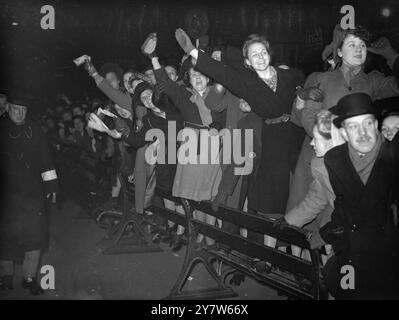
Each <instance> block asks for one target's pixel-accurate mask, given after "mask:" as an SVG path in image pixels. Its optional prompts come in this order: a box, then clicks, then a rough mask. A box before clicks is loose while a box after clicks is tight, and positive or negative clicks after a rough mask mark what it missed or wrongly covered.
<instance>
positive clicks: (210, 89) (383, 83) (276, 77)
mask: <svg viewBox="0 0 399 320" xmlns="http://www.w3.org/2000/svg"><path fill="white" fill-rule="evenodd" d="M175 37H176V41H177V42H178V44H179V45H180V47H181V48H182V50H183V51H184V53H183V52H182V56H183V58H182V62H181V65H180V66H179V68H176V67H175V66H171V65H167V66H163V65H162V61H160V59H159V57H158V55H157V50H156V49H157V42H158V38H157V34H155V33H153V34H150V35H149V36H148V38H147V39H146V40H145V42H144V43H143V46H142V47H141V51H142V53H143V54H144V55H145V56H146V57H147V58H148V61H149V63H150V64H151V67H150V68H146V69H145V70H142V71H141V72H138V71H136V70H127V71H125V72H123V70H122V69H121V68H120V67H119V66H118V65H116V64H111V63H107V64H105V65H104V66H102V67H101V68H100V69H98V70H97V69H96V67H95V66H94V64H95V63H94V62H92V61H91V60H90V58H89V59H86V60H85V63H84V67H85V69H86V71H87V73H88V75H89V76H90V77H92V78H93V81H94V83H95V84H96V86H97V87H98V89H99V91H101V92H102V93H103V94H104V95H105V96H106V97H107V100H106V101H101V100H100V99H98V98H95V99H92V100H90V99H85V100H81V101H70V99H69V98H68V97H67V96H66V95H64V94H63V95H59V97H58V98H57V100H56V103H55V108H48V109H46V114H45V115H43V116H42V117H41V119H40V123H41V127H42V130H43V132H45V133H46V135H47V138H48V140H49V143H50V145H51V146H52V149H53V151H54V153H57V152H60V150H61V149H63V150H64V149H65V148H66V149H68V150H70V151H71V150H72V151H71V152H78V154H79V157H82V156H84V155H86V156H90V157H91V158H93V159H95V161H96V163H97V164H100V163H101V165H102V166H103V165H104V164H107V166H108V168H109V169H110V170H108V171H107V175H108V179H109V181H110V186H111V187H110V190H109V201H108V204H107V205H111V206H114V205H116V204H117V202H118V201H117V199H118V197H119V195H120V190H121V181H120V179H121V177H126V178H128V181H129V182H130V183H132V184H134V186H135V195H134V197H135V199H134V210H135V211H136V212H137V213H138V214H142V215H144V216H145V215H148V214H151V213H150V212H148V211H147V210H146V208H148V207H149V206H150V204H151V201H152V200H153V198H154V194H155V187H158V188H164V189H166V190H169V191H171V192H172V194H173V196H175V197H178V198H184V199H188V200H192V201H211V202H212V208H213V209H214V210H218V208H219V206H221V205H225V206H228V207H231V208H235V209H239V210H243V211H246V212H250V213H252V214H258V213H262V214H263V215H266V216H267V217H269V218H270V219H272V220H275V221H276V223H282V224H290V225H294V226H297V227H300V228H306V229H308V230H309V231H311V235H312V236H311V238H310V240H309V241H310V243H311V247H312V248H318V249H322V252H323V253H324V254H323V264H324V278H325V280H326V283H327V286H328V289H329V292H330V295H331V296H334V297H335V298H337V299H352V298H356V299H359V298H360V299H361V298H392V297H395V298H398V297H399V281H398V278H399V277H398V276H397V275H396V273H397V272H396V268H397V267H398V266H399V261H398V260H399V256H398V253H397V252H398V250H397V249H398V244H399V243H398V216H397V200H398V195H399V193H398V187H399V186H398V183H399V182H398V178H399V176H398V173H399V172H398V168H399V163H398V162H399V146H398V138H397V135H396V133H397V131H398V130H399V113H395V112H389V113H386V114H384V115H381V113H380V112H379V110H378V109H377V108H376V105H375V101H377V100H381V99H385V98H391V97H396V96H399V81H398V77H399V54H398V52H397V51H396V50H395V49H394V48H393V47H392V45H391V44H390V42H389V40H388V39H386V38H380V39H377V40H376V41H374V42H373V43H371V42H370V40H371V35H370V34H369V32H368V31H367V30H365V29H364V28H362V27H356V28H355V29H347V30H343V29H341V28H340V27H339V26H337V27H336V28H335V30H334V35H333V40H332V42H331V44H329V45H328V46H327V47H326V48H325V49H324V51H323V54H322V59H323V60H324V61H325V62H326V64H325V65H326V69H325V70H320V72H316V73H312V74H310V75H309V76H308V77H307V78H305V76H304V74H303V73H302V72H301V71H300V70H298V69H296V68H292V67H290V66H285V65H279V66H274V65H273V64H272V54H271V48H270V44H269V42H268V41H267V40H266V39H265V38H264V37H263V36H260V35H251V36H249V37H248V39H247V40H246V41H245V42H244V43H243V46H242V50H241V51H240V50H238V49H237V48H234V47H231V46H224V47H217V48H205V47H201V45H199V46H197V47H196V46H194V45H193V43H192V41H191V39H190V37H189V36H188V35H187V34H186V33H185V31H184V30H182V29H177V30H176V33H175ZM369 52H371V53H373V54H377V55H380V56H382V57H384V58H385V60H386V63H387V65H388V66H389V67H390V69H391V71H392V72H391V74H389V75H386V74H383V73H381V72H380V71H378V70H372V71H368V72H367V73H366V72H365V68H364V67H365V63H366V57H367V55H368V53H369ZM9 101H10V103H11V104H12V103H13V102H12V101H11V100H9ZM392 107H393V108H391V109H394V107H395V106H392ZM93 113H94V114H96V116H98V117H99V118H101V120H102V121H103V123H104V124H105V125H106V129H105V130H99V129H98V128H97V129H96V128H95V127H93V126H91V125H88V124H90V121H92V120H93V118H92V117H93V116H92V114H93ZM171 123H174V124H175V128H176V132H179V130H180V129H183V128H185V129H190V130H191V132H193V133H194V134H195V135H196V137H197V139H198V145H197V147H198V148H197V150H196V151H195V152H196V153H195V156H194V158H191V160H193V161H191V162H189V163H183V162H181V161H177V163H176V162H168V161H166V163H160V162H156V161H155V162H154V161H149V158H148V157H149V155H153V156H154V157H157V155H158V154H160V153H161V152H160V145H161V142H160V141H159V140H157V139H154V140H152V141H148V139H146V134H147V133H149V132H150V130H151V129H159V130H160V131H161V132H163V133H164V137H165V139H166V141H162V143H163V144H164V145H165V146H168V145H169V144H168V139H176V135H170V127H171V125H170V124H171ZM93 128H94V129H93ZM222 129H226V130H228V131H229V132H231V133H232V134H231V136H232V137H234V134H233V132H234V131H235V132H240V133H239V135H241V136H240V137H241V139H233V138H232V139H231V141H230V142H231V146H232V150H231V153H232V154H233V153H234V150H237V149H239V150H245V154H244V155H243V161H241V162H238V161H237V159H236V158H235V157H231V159H232V160H233V161H230V163H227V162H226V163H224V162H223V161H216V162H212V161H208V162H207V163H204V162H203V161H202V162H201V161H200V160H201V159H203V154H201V152H202V151H203V150H207V152H208V154H207V155H206V156H205V158H207V157H208V158H209V157H211V155H213V154H217V157H220V159H222V158H223V157H225V154H223V149H224V145H222V146H221V147H220V146H218V148H219V149H218V150H216V153H215V152H214V151H215V150H212V148H208V149H207V148H205V149H204V148H202V147H203V146H204V145H207V146H208V145H211V144H210V143H208V142H209V141H210V140H209V139H210V138H203V135H201V132H202V131H204V130H206V131H212V130H217V131H219V132H220V131H221V130H222ZM236 129H239V130H236ZM246 129H251V130H252V137H253V139H250V141H248V139H245V136H244V133H245V130H246ZM186 138H187V137H186ZM205 139H207V141H205ZM177 140H178V141H174V142H176V143H177V148H174V149H170V148H166V149H165V150H164V151H165V152H166V156H165V158H166V159H169V157H168V155H170V153H176V154H177V159H181V158H182V157H181V156H182V154H183V153H185V152H186V151H187V148H184V142H185V141H186V142H187V140H184V139H180V138H178V139H177ZM248 144H250V146H249V145H248ZM76 150H77V151H76ZM247 151H248V152H247ZM222 154H223V157H222ZM249 161H252V162H253V163H252V167H251V168H252V170H251V172H247V173H246V174H236V172H237V169H239V168H242V167H245V166H246V164H247V163H248V162H249ZM101 173H102V174H104V171H103V170H101ZM101 173H100V174H101ZM163 203H164V206H165V207H166V208H168V209H170V210H176V211H177V212H180V213H184V210H183V208H182V207H181V205H179V204H178V203H173V202H171V201H169V200H167V199H163ZM194 217H195V219H198V220H200V221H203V222H206V223H209V224H212V225H218V226H219V227H221V228H222V229H224V230H225V231H227V232H230V233H236V234H241V235H242V236H243V237H248V238H250V239H252V240H254V241H258V242H261V243H264V244H265V245H267V246H271V247H279V248H280V249H281V250H287V248H284V244H282V243H279V242H278V241H277V239H275V238H273V237H271V236H268V235H265V234H258V233H254V232H251V231H250V230H245V229H242V228H240V226H236V225H234V224H231V223H228V222H224V221H216V218H215V217H213V216H211V215H207V214H205V213H203V212H201V211H198V210H196V211H195V212H194ZM162 223H163V224H164V226H165V227H164V228H163V229H160V230H162V232H161V231H160V233H162V237H164V239H168V241H170V246H171V248H172V250H174V251H178V250H180V249H181V247H182V246H183V245H184V232H185V230H184V227H183V226H178V225H174V224H173V223H172V222H171V221H167V220H166V219H165V221H163V222H162ZM197 242H198V243H203V245H207V246H215V245H216V246H217V245H218V244H217V243H216V244H215V241H214V240H213V239H211V238H208V237H204V236H203V235H201V234H200V235H199V237H198V239H197ZM224 249H226V248H224ZM227 249H228V248H227ZM290 250H291V253H292V254H294V255H297V256H301V257H302V258H304V259H310V258H309V255H308V252H306V250H302V249H301V248H298V247H292V248H290ZM0 254H1V252H0ZM0 259H3V258H2V256H1V255H0ZM345 265H352V266H353V267H354V270H355V272H356V282H355V288H350V289H349V290H348V289H345V288H342V287H341V286H340V283H341V277H342V274H341V267H342V266H345ZM272 268H273V265H271V264H270V263H268V262H267V261H265V262H262V263H259V264H258V265H257V270H258V271H259V272H270V270H271V269H272Z"/></svg>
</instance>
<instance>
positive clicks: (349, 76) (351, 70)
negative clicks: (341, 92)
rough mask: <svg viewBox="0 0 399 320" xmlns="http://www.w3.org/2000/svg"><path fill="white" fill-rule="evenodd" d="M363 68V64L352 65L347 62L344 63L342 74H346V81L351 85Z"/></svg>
mask: <svg viewBox="0 0 399 320" xmlns="http://www.w3.org/2000/svg"><path fill="white" fill-rule="evenodd" d="M361 70H362V66H357V67H351V66H348V65H345V64H342V66H341V71H342V75H343V76H344V79H345V82H346V84H347V85H348V87H350V83H351V81H352V80H353V78H354V77H356V75H357V74H359V72H360V71H361Z"/></svg>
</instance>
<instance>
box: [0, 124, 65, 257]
mask: <svg viewBox="0 0 399 320" xmlns="http://www.w3.org/2000/svg"><path fill="white" fill-rule="evenodd" d="M0 139H1V150H0V162H1V170H2V179H1V183H2V195H1V201H0V205H1V206H0V208H1V209H0V210H1V211H0V259H4V260H17V261H18V260H20V259H21V258H22V257H23V254H24V252H26V251H31V250H42V251H43V250H45V249H46V248H47V231H48V223H47V215H46V210H45V194H47V193H51V192H56V191H57V187H58V186H57V179H56V178H54V174H55V168H54V165H53V163H52V157H51V153H50V151H49V148H48V146H47V142H46V138H45V136H44V134H43V133H42V131H41V129H40V127H39V126H38V125H36V124H35V123H33V122H31V121H30V120H29V119H27V120H26V122H25V124H24V125H20V126H17V125H15V124H14V123H13V122H12V121H11V120H10V119H9V118H7V119H5V120H3V121H2V123H1V129H0ZM43 175H44V176H43ZM44 180H47V181H44Z"/></svg>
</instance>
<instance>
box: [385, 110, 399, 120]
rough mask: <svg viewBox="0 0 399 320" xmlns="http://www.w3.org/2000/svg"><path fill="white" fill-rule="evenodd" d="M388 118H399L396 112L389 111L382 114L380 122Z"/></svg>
mask: <svg viewBox="0 0 399 320" xmlns="http://www.w3.org/2000/svg"><path fill="white" fill-rule="evenodd" d="M388 117H399V112H398V111H390V112H386V113H383V114H382V121H384V120H385V119H386V118H388Z"/></svg>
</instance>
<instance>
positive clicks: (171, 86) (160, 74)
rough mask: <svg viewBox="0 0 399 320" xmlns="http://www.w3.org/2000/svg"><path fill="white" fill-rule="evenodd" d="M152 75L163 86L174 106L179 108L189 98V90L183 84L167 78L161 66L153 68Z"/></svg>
mask: <svg viewBox="0 0 399 320" xmlns="http://www.w3.org/2000/svg"><path fill="white" fill-rule="evenodd" d="M154 75H155V79H156V80H157V83H159V85H160V86H162V88H164V90H165V93H166V94H167V95H168V96H169V97H170V98H171V99H172V101H173V104H174V105H175V106H176V108H178V109H181V108H182V107H183V105H184V103H185V102H186V101H188V99H189V98H190V92H188V91H187V90H186V87H185V86H181V85H178V84H177V83H176V82H174V81H172V80H171V79H169V77H168V75H167V74H166V72H165V70H164V69H163V68H161V69H158V70H154Z"/></svg>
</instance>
